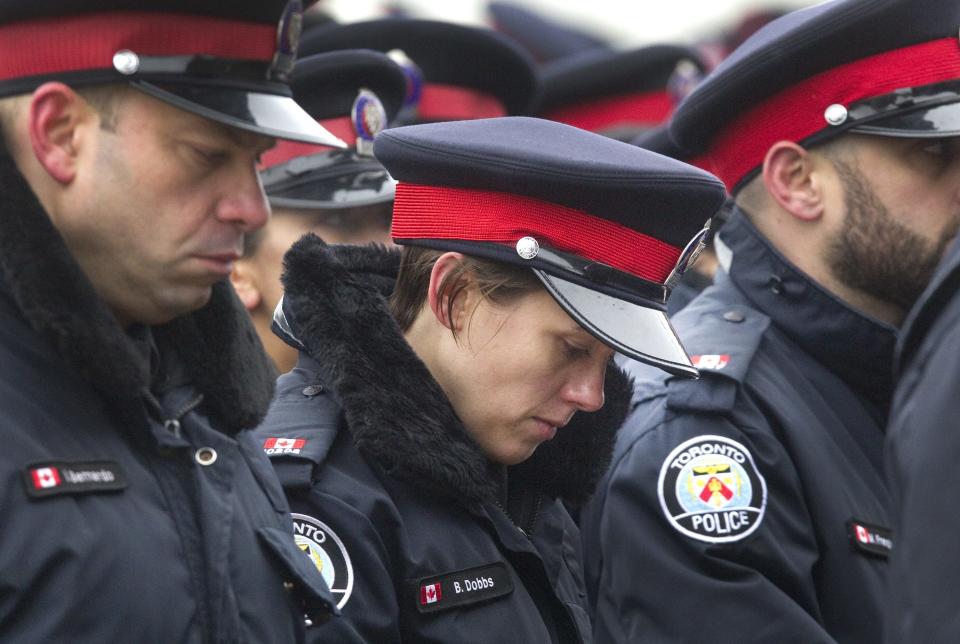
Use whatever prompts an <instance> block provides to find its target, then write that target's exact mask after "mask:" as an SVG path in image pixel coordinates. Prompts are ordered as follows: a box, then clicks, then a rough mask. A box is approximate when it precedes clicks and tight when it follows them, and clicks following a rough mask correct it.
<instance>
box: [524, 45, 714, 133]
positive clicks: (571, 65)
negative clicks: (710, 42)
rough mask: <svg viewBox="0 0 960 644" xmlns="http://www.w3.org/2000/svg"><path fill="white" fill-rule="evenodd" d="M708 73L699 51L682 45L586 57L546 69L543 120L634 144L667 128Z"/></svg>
mask: <svg viewBox="0 0 960 644" xmlns="http://www.w3.org/2000/svg"><path fill="white" fill-rule="evenodd" d="M704 68H705V66H704V63H703V62H702V61H701V59H700V57H699V55H698V54H697V52H696V51H694V50H693V49H691V48H689V47H683V46H680V45H650V46H648V47H641V48H640V49H634V50H631V51H624V52H609V51H602V50H600V51H589V52H584V53H582V54H579V55H576V56H571V57H568V58H564V59H562V60H559V61H557V62H555V63H551V64H549V65H545V66H544V67H543V100H542V102H541V108H540V114H541V115H542V116H543V117H544V118H548V119H550V120H551V121H559V122H560V123H567V124H568V125H573V126H575V127H579V128H583V129H585V130H590V131H591V132H600V133H602V134H609V135H612V136H616V137H617V138H624V139H629V138H632V136H635V135H636V133H637V131H638V130H643V129H647V128H651V127H655V126H657V125H659V124H661V123H663V122H665V121H666V120H667V119H668V118H669V117H670V114H671V113H672V112H673V108H674V104H675V103H677V102H679V101H678V100H677V97H678V96H679V97H681V98H682V96H685V94H686V91H685V88H686V86H687V85H688V84H695V83H696V82H698V81H699V79H700V77H701V76H702V74H703V70H704Z"/></svg>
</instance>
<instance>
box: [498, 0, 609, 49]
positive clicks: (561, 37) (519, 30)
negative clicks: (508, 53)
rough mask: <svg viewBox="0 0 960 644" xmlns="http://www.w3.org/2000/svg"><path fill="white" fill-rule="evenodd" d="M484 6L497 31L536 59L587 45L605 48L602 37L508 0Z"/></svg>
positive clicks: (583, 47)
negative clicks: (507, 0)
mask: <svg viewBox="0 0 960 644" xmlns="http://www.w3.org/2000/svg"><path fill="white" fill-rule="evenodd" d="M487 10H488V11H489V13H490V17H491V18H492V20H493V26H494V28H495V29H496V30H497V31H499V32H500V33H502V34H506V35H507V36H510V38H512V39H513V40H515V41H516V42H517V43H518V44H519V45H520V46H521V47H523V48H524V49H526V50H527V51H528V52H529V53H530V55H531V56H533V58H534V59H535V60H537V61H540V62H548V61H552V60H559V59H561V58H566V57H567V56H571V55H574V54H579V53H581V52H584V51H588V50H591V49H603V50H609V47H608V46H607V44H606V43H604V42H603V41H602V40H599V39H597V38H594V37H593V36H591V35H589V34H587V33H584V32H582V31H577V30H575V29H571V28H569V27H566V26H564V25H560V24H557V23H555V22H552V21H550V20H547V19H546V18H544V17H543V16H541V15H540V14H538V13H536V12H534V11H531V10H530V9H527V8H525V7H521V6H518V5H516V4H513V3H512V2H491V3H490V4H489V5H488V6H487Z"/></svg>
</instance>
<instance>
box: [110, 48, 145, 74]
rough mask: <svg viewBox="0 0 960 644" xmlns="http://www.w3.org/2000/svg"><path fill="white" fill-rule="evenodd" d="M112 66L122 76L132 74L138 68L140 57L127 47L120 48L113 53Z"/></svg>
mask: <svg viewBox="0 0 960 644" xmlns="http://www.w3.org/2000/svg"><path fill="white" fill-rule="evenodd" d="M113 68H114V69H115V70H117V71H118V72H120V73H121V74H123V75H124V76H132V75H133V74H136V73H137V70H138V69H140V57H139V56H137V55H136V54H135V53H133V52H132V51H130V50H129V49H121V50H120V51H118V52H117V53H115V54H114V55H113Z"/></svg>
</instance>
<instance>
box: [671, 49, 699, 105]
mask: <svg viewBox="0 0 960 644" xmlns="http://www.w3.org/2000/svg"><path fill="white" fill-rule="evenodd" d="M703 78H704V76H703V72H701V71H700V68H699V67H697V65H696V64H695V63H694V62H693V61H692V60H686V59H684V60H681V61H680V62H679V63H677V67H676V69H674V70H673V73H672V74H670V78H669V79H668V80H667V92H669V94H670V100H671V101H672V102H673V104H674V105H679V104H680V103H681V102H682V101H683V99H685V98H686V97H688V96H690V94H691V93H692V92H693V90H695V89H696V88H697V85H699V84H700V82H701V81H703Z"/></svg>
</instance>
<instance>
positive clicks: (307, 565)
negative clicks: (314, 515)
mask: <svg viewBox="0 0 960 644" xmlns="http://www.w3.org/2000/svg"><path fill="white" fill-rule="evenodd" d="M257 536H258V537H259V538H260V543H261V544H262V545H263V547H264V549H265V550H267V552H269V553H270V555H271V557H272V559H273V561H274V562H276V563H277V564H278V565H279V566H280V568H281V571H282V572H281V574H282V576H283V580H284V588H285V589H286V590H287V591H288V592H290V593H291V594H292V595H293V596H294V598H295V599H296V600H298V601H299V606H300V608H301V609H302V610H303V614H304V615H306V617H307V619H308V620H310V622H312V623H313V624H322V623H324V622H326V621H328V620H329V619H330V617H331V616H332V615H339V614H340V611H339V610H338V609H337V606H336V602H335V601H334V600H333V595H332V594H330V589H329V588H328V587H327V584H326V582H325V581H324V580H323V577H322V576H321V575H320V571H319V570H317V568H316V566H314V565H313V562H311V561H310V559H309V557H307V555H306V554H304V552H303V551H302V550H300V548H299V547H298V546H297V544H296V543H295V542H294V540H293V535H292V534H291V533H289V532H286V531H284V530H281V529H280V528H272V527H262V528H259V529H258V530H257Z"/></svg>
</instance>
